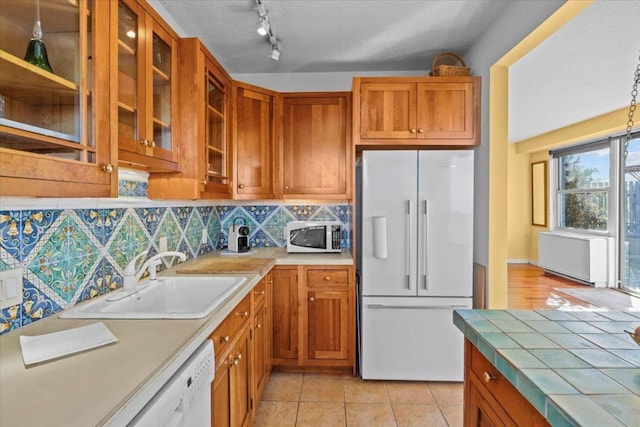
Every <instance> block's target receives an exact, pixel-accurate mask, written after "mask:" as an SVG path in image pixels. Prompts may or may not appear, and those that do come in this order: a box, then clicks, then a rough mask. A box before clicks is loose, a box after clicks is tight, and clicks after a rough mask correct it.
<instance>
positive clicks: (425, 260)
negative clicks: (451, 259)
mask: <svg viewBox="0 0 640 427" xmlns="http://www.w3.org/2000/svg"><path fill="white" fill-rule="evenodd" d="M423 215H424V222H423V224H422V280H423V286H424V290H425V291H428V290H429V276H428V274H427V266H428V256H427V255H428V254H427V243H428V241H429V240H428V231H429V230H428V229H429V210H428V201H427V200H424V212H423Z"/></svg>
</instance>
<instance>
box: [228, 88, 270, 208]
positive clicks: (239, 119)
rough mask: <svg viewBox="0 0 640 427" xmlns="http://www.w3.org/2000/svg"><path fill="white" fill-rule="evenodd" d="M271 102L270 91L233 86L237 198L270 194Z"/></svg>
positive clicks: (235, 191) (267, 196)
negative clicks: (234, 89) (234, 88)
mask: <svg viewBox="0 0 640 427" xmlns="http://www.w3.org/2000/svg"><path fill="white" fill-rule="evenodd" d="M273 106H274V96H273V95H272V94H269V93H267V92H259V91H258V90H255V89H252V88H248V87H244V86H241V85H240V86H238V87H237V88H236V92H235V115H234V119H235V123H234V142H235V150H236V153H235V169H236V180H235V189H234V196H235V197H236V198H239V199H247V198H256V197H265V198H272V197H273V167H274V164H273V162H274V155H273V152H274V147H273V140H274V137H273Z"/></svg>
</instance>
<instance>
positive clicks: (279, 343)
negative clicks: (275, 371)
mask: <svg viewBox="0 0 640 427" xmlns="http://www.w3.org/2000/svg"><path fill="white" fill-rule="evenodd" d="M271 274H272V278H273V290H272V292H273V293H272V295H273V308H272V310H273V350H272V351H273V363H274V365H279V364H287V363H288V362H287V361H288V360H294V361H295V360H297V359H298V267H296V266H293V267H274V268H273V270H271Z"/></svg>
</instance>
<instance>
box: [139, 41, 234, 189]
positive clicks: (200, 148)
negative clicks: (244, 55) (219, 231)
mask: <svg viewBox="0 0 640 427" xmlns="http://www.w3.org/2000/svg"><path fill="white" fill-rule="evenodd" d="M178 63H179V68H178V72H179V75H180V78H179V79H178V80H179V81H178V96H179V99H182V100H186V102H181V103H180V105H179V108H178V110H177V114H176V129H177V131H176V134H177V136H178V138H177V139H178V140H179V141H180V150H179V151H180V154H179V156H178V163H179V164H180V172H177V173H176V172H171V173H154V174H151V176H150V177H149V197H151V198H160V199H229V198H231V173H232V170H233V168H232V164H231V138H230V134H231V132H230V125H231V120H230V119H229V111H230V100H231V96H230V94H231V77H230V76H229V75H228V74H227V72H226V71H225V70H224V68H222V66H221V65H220V64H219V63H218V62H217V61H216V59H215V58H214V57H213V55H211V53H210V52H209V51H208V50H207V49H206V47H204V45H203V44H202V43H201V42H200V41H199V40H198V39H196V38H183V39H180V41H179V42H178Z"/></svg>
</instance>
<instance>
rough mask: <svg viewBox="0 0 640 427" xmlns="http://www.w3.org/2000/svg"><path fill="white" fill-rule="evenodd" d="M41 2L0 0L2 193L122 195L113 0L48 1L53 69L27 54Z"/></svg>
mask: <svg viewBox="0 0 640 427" xmlns="http://www.w3.org/2000/svg"><path fill="white" fill-rule="evenodd" d="M35 10H36V2H35V0H20V1H0V196H33V197H38V196H46V197H109V196H114V195H116V194H117V189H118V185H117V177H116V174H115V173H109V171H111V172H115V168H114V166H115V165H114V163H115V158H112V153H111V149H110V138H109V134H110V121H109V114H110V113H109V109H108V108H106V106H108V105H109V98H110V87H109V61H110V58H109V55H108V53H107V52H109V36H108V35H109V13H110V11H109V2H104V1H99V0H98V1H96V0H79V1H76V2H69V1H63V0H52V1H41V2H40V15H41V20H42V30H43V33H44V35H43V36H42V41H43V42H44V43H45V46H46V49H47V53H48V60H49V64H50V66H51V71H49V70H46V69H44V68H42V67H40V66H37V65H34V64H33V63H31V62H28V61H26V60H24V59H23V58H24V57H25V51H26V48H27V44H28V43H29V40H30V39H31V37H32V31H33V22H34V21H33V19H34V16H35ZM86 58H91V60H89V61H87V60H86Z"/></svg>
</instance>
